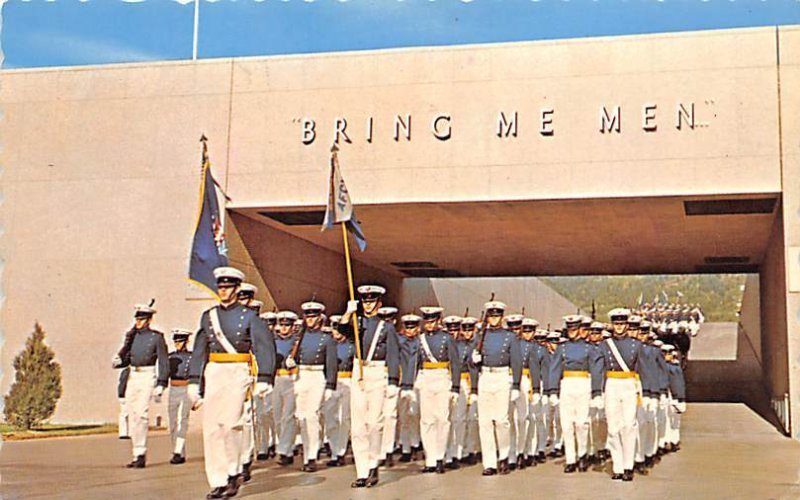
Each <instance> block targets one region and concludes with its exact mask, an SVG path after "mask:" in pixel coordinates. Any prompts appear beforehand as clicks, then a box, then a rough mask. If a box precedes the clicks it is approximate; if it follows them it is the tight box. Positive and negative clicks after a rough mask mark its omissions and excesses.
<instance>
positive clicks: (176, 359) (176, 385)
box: [168, 328, 192, 464]
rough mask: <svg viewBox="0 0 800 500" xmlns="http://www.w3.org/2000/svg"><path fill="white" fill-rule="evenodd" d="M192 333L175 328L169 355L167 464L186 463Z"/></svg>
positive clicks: (190, 405)
mask: <svg viewBox="0 0 800 500" xmlns="http://www.w3.org/2000/svg"><path fill="white" fill-rule="evenodd" d="M191 335H192V332H191V331H189V330H182V329H180V328H175V329H173V330H172V342H173V343H174V344H175V350H174V351H172V352H171V353H169V402H168V413H169V435H170V438H171V440H172V458H171V459H170V461H169V463H171V464H182V463H184V462H186V431H187V430H188V428H189V411H190V410H191V407H192V404H191V402H189V395H188V393H187V389H188V385H189V361H190V360H191V358H192V351H190V350H189V349H188V348H187V344H188V342H189V337H190V336H191Z"/></svg>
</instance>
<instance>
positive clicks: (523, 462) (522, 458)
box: [517, 453, 527, 470]
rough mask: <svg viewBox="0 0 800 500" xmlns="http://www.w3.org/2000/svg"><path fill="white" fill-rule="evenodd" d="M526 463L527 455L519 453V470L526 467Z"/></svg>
mask: <svg viewBox="0 0 800 500" xmlns="http://www.w3.org/2000/svg"><path fill="white" fill-rule="evenodd" d="M526 465H527V462H526V460H525V455H523V454H522V453H520V454H519V455H517V467H519V470H522V469H524V468H525V466H526Z"/></svg>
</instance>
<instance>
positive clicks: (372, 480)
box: [367, 467, 378, 488]
mask: <svg viewBox="0 0 800 500" xmlns="http://www.w3.org/2000/svg"><path fill="white" fill-rule="evenodd" d="M376 484H378V468H377V467H375V468H374V469H370V471H369V476H367V488H372V487H373V486H375V485H376Z"/></svg>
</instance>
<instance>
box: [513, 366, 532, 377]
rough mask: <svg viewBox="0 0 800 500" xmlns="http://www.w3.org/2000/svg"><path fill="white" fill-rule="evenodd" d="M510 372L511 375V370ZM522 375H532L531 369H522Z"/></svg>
mask: <svg viewBox="0 0 800 500" xmlns="http://www.w3.org/2000/svg"><path fill="white" fill-rule="evenodd" d="M508 372H509V373H511V369H509V370H508ZM522 374H523V375H530V374H531V369H530V368H523V369H522Z"/></svg>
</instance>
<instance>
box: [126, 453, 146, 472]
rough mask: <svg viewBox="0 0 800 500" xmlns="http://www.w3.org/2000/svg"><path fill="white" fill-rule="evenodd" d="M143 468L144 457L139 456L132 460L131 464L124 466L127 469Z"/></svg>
mask: <svg viewBox="0 0 800 500" xmlns="http://www.w3.org/2000/svg"><path fill="white" fill-rule="evenodd" d="M144 466H145V459H144V455H139V456H138V457H136V458H134V459H133V461H132V462H131V463H129V464H128V465H126V466H125V467H127V468H128V469H144Z"/></svg>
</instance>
